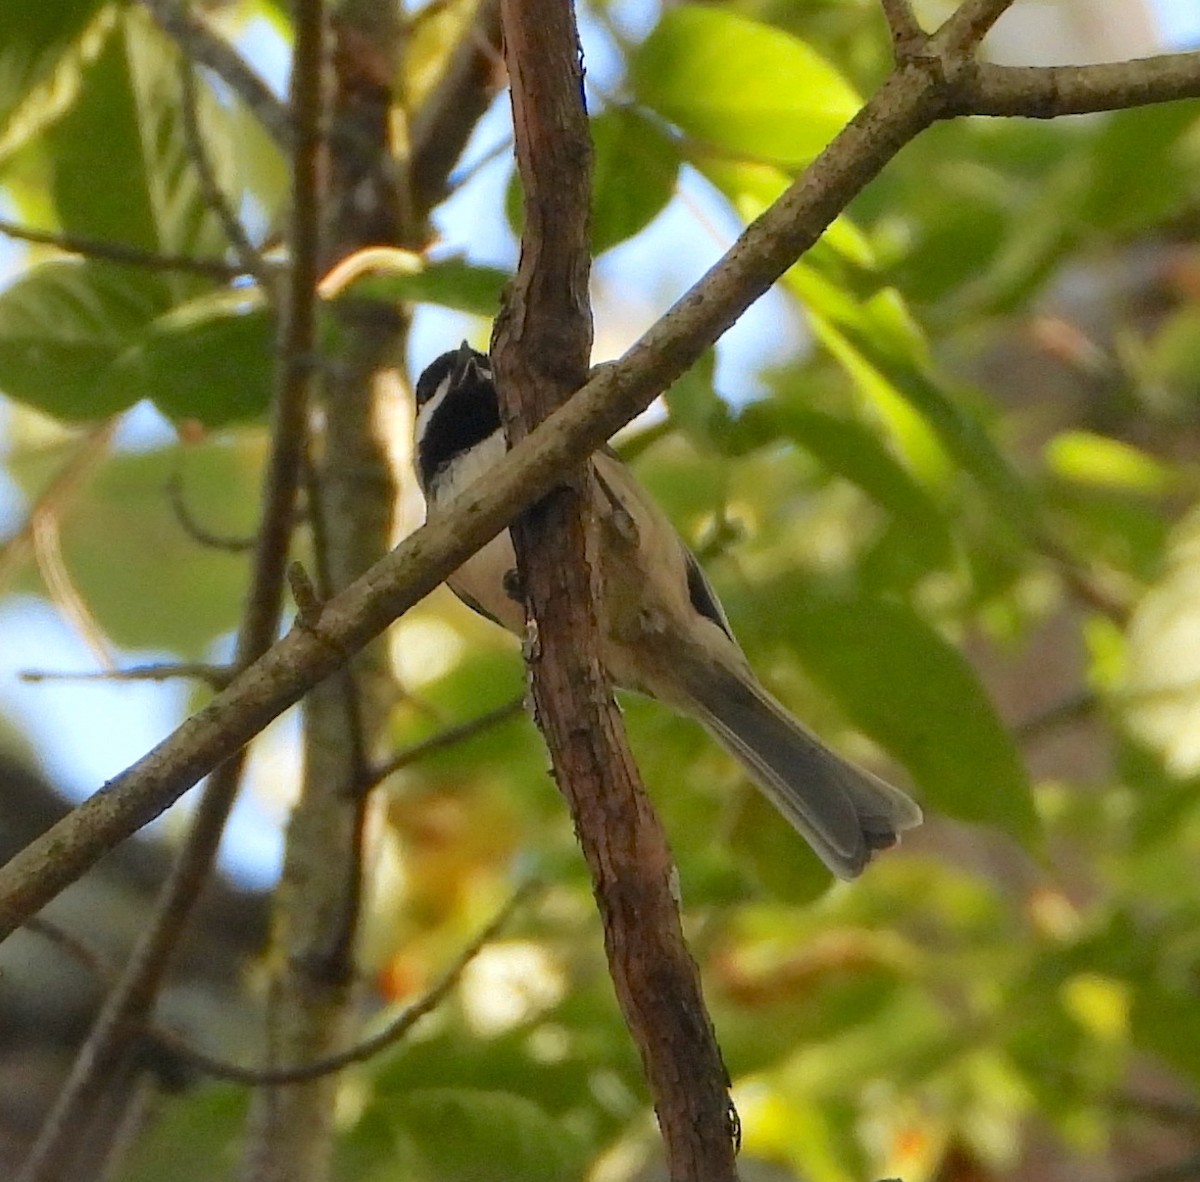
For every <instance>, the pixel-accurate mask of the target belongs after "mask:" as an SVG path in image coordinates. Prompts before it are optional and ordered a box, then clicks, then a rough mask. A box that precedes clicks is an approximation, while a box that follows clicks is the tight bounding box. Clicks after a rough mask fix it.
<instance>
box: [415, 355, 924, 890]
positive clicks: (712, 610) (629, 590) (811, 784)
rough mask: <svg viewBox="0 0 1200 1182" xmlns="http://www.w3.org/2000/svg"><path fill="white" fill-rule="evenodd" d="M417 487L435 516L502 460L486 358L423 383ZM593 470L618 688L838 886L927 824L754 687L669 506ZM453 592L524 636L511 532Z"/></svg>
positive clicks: (600, 460)
mask: <svg viewBox="0 0 1200 1182" xmlns="http://www.w3.org/2000/svg"><path fill="white" fill-rule="evenodd" d="M416 401H417V418H416V468H417V478H418V481H419V483H420V485H421V489H422V491H423V492H424V494H425V498H426V502H427V504H428V507H429V511H430V512H431V513H436V512H437V510H438V509H439V508H441V507H443V506H444V505H446V504H448V503H449V502H450V501H451V500H452V499H453V498H454V496H455V495H456V494H457V493H459V492H461V491H462V490H463V489H464V488H466V486H467V485H469V484H470V483H471V482H472V481H474V480H475V479H476V478H477V477H479V476H480V475H481V474H482V473H484V472H486V471H487V470H488V469H489V468H491V467H492V466H493V465H495V464H496V463H498V462H499V461H500V459H501V458H502V457H503V455H504V453H505V448H506V444H505V438H504V431H503V428H502V427H501V424H500V408H499V403H498V399H497V395H496V387H495V385H494V384H493V381H492V367H491V362H490V360H489V358H488V357H487V356H486V355H485V354H483V353H479V352H477V351H476V350H474V349H472V348H471V347H470V346H469V345H468V344H467V343H466V342H465V341H464V342H463V344H462V346H461V347H460V348H459V349H457V350H454V351H452V352H449V353H443V354H442V355H441V356H440V357H439V358H437V360H436V361H434V362H433V363H432V364H431V365H430V366H429V367H428V368H427V369H426V370H425V372H424V373H422V374H421V377H420V379H419V380H418V382H417V390H416ZM592 463H593V465H594V469H595V475H596V484H597V487H598V490H599V496H598V497H597V510H598V514H599V523H598V530H599V551H600V555H601V586H602V588H603V591H602V593H601V603H600V605H599V609H600V613H601V629H602V652H601V656H602V659H603V661H604V664H605V667H606V669H607V672H608V675H609V677H610V678H611V679H612V680H613V682H614V683H615V684H616V685H618V686H621V687H623V688H625V689H631V690H637V691H639V692H640V693H643V694H647V695H649V696H650V697H652V698H657V699H658V700H659V701H661V702H665V703H667V704H668V705H670V706H673V707H675V709H677V710H680V711H682V712H684V713H686V714H690V715H691V716H692V717H694V718H697V719H699V721H700V722H702V723H703V724H704V725H705V726H706V727H707V728H708V730H709V731H710V732H711V733H712V734H713V735H714V737H715V738H716V739H717V740H718V741H719V742H720V743H721V745H722V746H723V747H725V749H726V750H727V751H729V753H730V754H731V755H733V756H734V758H735V759H737V760H738V761H739V762H740V763H741V764H742V766H743V767H744V768H745V769H746V771H747V772H749V774H750V776H751V777H752V778H753V779H754V781H755V782H756V783H757V784H758V785H759V787H761V788H762V790H763V792H764V793H765V794H766V795H767V798H768V799H769V800H770V801H771V803H772V804H774V806H775V807H776V808H777V809H778V810H779V811H780V812H781V813H782V814H783V815H784V816H785V817H786V818H787V819H788V820H789V821H790V822H791V823H792V825H793V826H795V828H796V829H797V830H798V831H799V832H800V833H801V834H802V835H803V836H804V837H805V838H807V840H808V841H809V843H810V844H811V845H812V847H813V849H814V850H816V852H817V854H818V855H819V856H820V858H821V860H822V861H823V862H824V863H825V865H826V866H828V867H829V869H830V870H831V871H832V872H833V873H834V874H836V875H837V876H838V877H839V878H854V877H855V876H856V875H858V874H859V873H860V872H861V871H862V869H863V867H864V866H865V865H866V864H867V861H868V860H869V859H870V857H871V855H872V853H874V852H875V851H876V850H882V849H887V848H888V847H889V846H892V845H895V844H896V842H897V841H898V840H899V837H900V834H901V833H902V832H903V831H904V830H905V829H910V828H912V827H913V826H914V825H918V824H920V821H921V810H920V809H919V808H918V807H917V805H916V804H915V803H913V801H912V800H910V799H909V798H908V797H907V796H906V795H905V794H904V793H903V792H901V791H899V789H896V788H893V787H892V786H891V785H890V784H887V783H885V782H884V781H883V780H881V779H879V778H878V777H877V776H873V775H872V774H871V773H870V772H866V771H863V770H862V769H860V768H857V767H854V766H853V765H852V764H850V763H847V762H846V760H844V759H842V758H841V757H840V756H838V755H836V754H835V753H834V752H832V751H830V750H829V748H828V747H826V746H825V745H824V744H823V743H822V742H821V741H820V740H819V739H818V738H817V737H816V736H815V735H814V734H813V733H812V732H811V731H809V730H807V729H806V728H805V727H804V726H802V725H801V724H800V723H799V722H797V721H796V719H794V718H793V717H792V716H791V715H790V714H789V713H788V712H787V711H786V710H785V709H784V708H783V707H782V706H781V705H780V704H779V703H778V702H776V701H775V699H774V698H773V697H771V695H770V694H769V693H767V691H766V690H765V689H763V687H762V686H761V685H760V684H759V682H758V679H757V678H756V677H755V676H754V672H753V670H751V668H750V666H749V664H748V663H747V661H746V658H745V656H744V655H743V653H742V650H741V649H740V648H739V647H738V643H737V641H736V640H735V639H734V637H733V632H732V630H731V628H730V626H729V621H728V620H727V619H726V617H725V611H724V609H723V608H722V607H721V604H720V601H719V600H718V599H717V597H716V594H715V593H714V591H713V589H712V587H711V586H709V583H708V580H707V579H706V578H705V576H704V572H703V571H702V570H701V569H700V566H699V564H698V563H697V561H696V559H695V557H694V556H693V555H692V553H691V552H690V551H689V550H688V548H687V546H686V545H685V544H684V542H683V540H682V539H681V538H680V537H679V535H678V534H677V533H676V532H675V529H674V528H673V526H672V525H671V523H670V522H669V521H668V520H667V518H666V516H665V515H664V513H663V512H662V510H661V509H659V508H658V506H657V505H656V504H655V503H654V502H653V501H652V500H651V499H650V496H649V494H648V493H647V492H646V491H645V490H644V489H643V488H642V487H641V485H640V484H638V482H637V481H636V480H635V479H634V477H633V474H632V472H631V471H630V470H629V468H627V467H626V466H625V465H624V464H623V463H622V462H621V461H620V459H618V458H617V456H616V455H615V454H614V453H613V452H611V451H609V450H607V449H606V450H603V451H600V452H597V453H596V454H595V455H594V456H593V458H592ZM448 582H449V585H450V587H451V589H452V590H453V591H454V593H455V594H456V595H457V596H458V597H459V598H460V599H461V600H463V602H465V603H466V604H467V605H468V606H469V607H472V608H474V609H475V610H476V611H478V612H480V613H482V614H483V615H485V616H487V617H489V618H490V619H492V620H494V621H495V622H496V623H498V624H501V625H503V626H504V627H505V628H507V629H509V630H510V631H512V632H515V633H516V634H517V635H521V634H522V633H523V632H524V629H525V610H524V605H523V603H522V601H521V597H520V591H519V588H518V583H517V579H516V556H515V554H514V552H513V547H512V541H511V539H510V537H509V534H508V531H507V530H505V531H504V532H503V533H501V534H500V535H499V536H497V537H495V538H493V539H492V540H491V541H490V542H489V543H488V544H487V545H486V546H484V548H483V549H482V550H480V551H479V552H478V553H477V554H475V555H474V556H473V557H471V558H469V559H468V560H467V561H466V562H465V563H464V564H463V565H462V566H461V567H459V569H458V570H457V571H455V573H454V574H453V575H451V576H450V578H449V580H448Z"/></svg>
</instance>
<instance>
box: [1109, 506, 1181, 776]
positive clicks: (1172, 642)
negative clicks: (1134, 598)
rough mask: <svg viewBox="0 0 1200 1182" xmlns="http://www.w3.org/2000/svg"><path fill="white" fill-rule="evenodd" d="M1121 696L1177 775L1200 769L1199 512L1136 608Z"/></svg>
mask: <svg viewBox="0 0 1200 1182" xmlns="http://www.w3.org/2000/svg"><path fill="white" fill-rule="evenodd" d="M1119 701H1120V703H1121V705H1122V707H1123V709H1124V712H1125V717H1126V719H1127V720H1128V722H1129V724H1130V726H1131V727H1132V728H1133V730H1134V732H1135V733H1136V734H1137V735H1139V736H1140V737H1141V738H1142V739H1143V740H1144V741H1145V742H1146V743H1148V744H1150V745H1151V746H1152V747H1154V748H1155V749H1156V750H1158V751H1160V752H1162V754H1163V756H1164V757H1165V759H1166V761H1167V766H1168V767H1169V768H1170V769H1171V770H1172V771H1173V772H1174V773H1175V774H1177V775H1194V774H1195V773H1196V772H1198V771H1200V729H1198V728H1197V726H1196V719H1197V717H1200V512H1197V511H1193V512H1192V513H1190V514H1189V515H1188V516H1187V517H1186V518H1185V519H1184V521H1183V522H1182V523H1181V524H1180V525H1179V527H1178V528H1177V530H1176V531H1175V535H1174V537H1173V539H1172V542H1171V545H1170V550H1169V553H1168V566H1167V569H1166V572H1165V573H1164V575H1163V577H1162V578H1161V579H1160V581H1159V582H1158V583H1157V584H1156V585H1155V586H1153V587H1152V588H1150V590H1149V591H1147V592H1146V594H1145V595H1144V596H1143V597H1142V600H1141V602H1140V603H1139V604H1138V605H1137V608H1136V610H1135V611H1134V615H1133V619H1132V621H1131V622H1130V625H1129V632H1128V648H1127V651H1126V672H1125V677H1124V682H1123V685H1122V686H1121V691H1120V696H1119Z"/></svg>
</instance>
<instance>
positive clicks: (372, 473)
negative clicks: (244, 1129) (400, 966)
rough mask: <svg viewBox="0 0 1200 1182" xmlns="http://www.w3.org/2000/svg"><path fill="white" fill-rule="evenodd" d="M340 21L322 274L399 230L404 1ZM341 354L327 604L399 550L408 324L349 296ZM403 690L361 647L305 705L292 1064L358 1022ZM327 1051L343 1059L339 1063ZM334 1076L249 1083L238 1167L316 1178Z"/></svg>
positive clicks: (278, 1051)
mask: <svg viewBox="0 0 1200 1182" xmlns="http://www.w3.org/2000/svg"><path fill="white" fill-rule="evenodd" d="M331 25H332V30H333V34H334V36H333V53H332V66H333V69H332V74H333V79H334V88H333V94H332V105H331V127H332V128H333V133H332V138H331V157H330V158H331V165H332V168H331V177H330V185H329V192H328V201H327V207H326V210H325V216H324V223H325V227H326V234H325V241H326V243H327V249H326V251H325V256H324V266H323V269H327V268H328V267H329V266H330V265H332V264H334V263H335V262H337V261H338V260H339V259H341V258H343V257H344V256H346V255H348V254H350V253H352V252H353V251H356V250H358V249H361V248H362V247H364V246H372V245H378V244H381V243H386V244H395V243H398V242H400V241H403V240H404V239H405V234H406V225H405V221H404V218H403V210H404V208H405V207H406V204H407V203H406V202H405V201H404V200H403V195H402V194H401V193H399V192H397V189H396V185H395V181H394V178H395V177H397V176H403V175H405V169H404V168H403V162H401V166H400V167H398V168H394V167H392V156H391V142H390V135H389V115H390V110H391V104H392V93H391V86H392V80H393V79H394V78H395V77H396V73H397V68H398V65H397V59H398V56H399V47H400V37H399V29H398V9H397V7H396V6H395V4H394V3H391V2H390V0H347V3H344V4H342V5H340V6H339V8H338V11H337V13H336V15H335V16H334V17H333V19H332V21H331ZM336 314H337V315H338V317H339V321H340V324H341V328H342V333H341V341H342V344H341V348H340V351H339V356H338V364H337V365H336V366H334V367H328V368H327V370H326V371H325V381H324V382H323V405H324V414H323V416H322V418H323V424H324V429H323V434H322V436H321V439H320V446H319V447H316V448H314V451H313V455H312V457H311V462H310V465H309V478H308V490H309V495H308V503H309V519H310V522H311V526H312V541H313V550H314V554H315V563H316V570H315V576H316V584H317V588H318V593H319V595H320V597H321V599H322V600H325V599H328V598H329V597H331V596H332V595H334V594H335V593H336V592H337V591H338V590H340V589H341V588H343V587H345V586H346V585H347V584H349V583H350V582H352V581H353V580H354V579H355V578H357V577H358V576H359V575H361V574H362V572H363V571H364V570H366V569H367V568H368V567H370V566H371V565H372V564H373V563H375V562H377V561H378V560H379V559H380V558H381V557H382V556H383V555H384V554H386V553H387V551H388V549H390V547H391V545H392V540H393V539H392V530H393V509H394V505H395V502H396V477H395V474H394V473H393V471H392V467H391V463H392V454H393V449H392V447H391V442H392V440H391V436H392V435H393V434H394V433H395V431H396V424H395V422H394V421H393V419H392V417H391V415H390V411H391V410H392V409H393V408H394V402H395V398H394V392H393V391H392V390H391V389H390V384H391V383H394V375H395V366H396V358H397V356H398V353H399V351H400V348H401V346H402V341H403V332H404V329H405V328H406V326H407V319H406V317H405V316H404V315H402V314H397V312H396V311H395V310H393V309H392V308H390V307H385V306H379V305H369V306H355V305H354V304H353V303H351V302H349V301H346V302H345V303H344V304H343V305H342V306H339V308H338V309H337V312H336ZM395 696H396V692H395V686H394V683H393V680H392V677H391V672H390V667H389V663H388V658H387V650H386V646H385V645H384V644H382V643H381V642H377V643H375V644H372V645H369V646H368V647H367V648H365V649H364V650H363V651H362V652H361V653H359V654H358V655H357V656H356V657H355V658H354V659H353V661H352V662H351V663H350V664H349V665H347V666H346V667H345V668H342V669H340V670H339V671H338V672H337V673H336V674H335V675H334V676H333V677H331V678H329V679H328V680H327V681H324V682H323V683H321V684H320V685H318V686H316V687H315V688H314V689H313V690H312V692H311V693H310V694H309V695H308V697H307V698H306V699H305V701H304V714H303V717H304V737H303V744H304V778H303V782H302V785H301V792H300V799H299V800H298V801H297V804H296V807H295V808H294V809H293V812H292V817H291V820H290V822H289V825H288V832H287V844H286V852H285V858H284V869H283V877H282V880H281V883H280V887H279V890H278V892H277V897H276V906H275V928H276V939H275V952H276V955H275V956H274V957H273V958H272V960H273V963H274V964H275V966H276V968H275V972H274V975H273V979H272V982H271V987H270V996H269V1004H268V1017H267V1024H268V1031H267V1044H268V1056H269V1059H270V1061H271V1062H274V1063H277V1064H278V1063H283V1064H292V1063H304V1062H312V1061H316V1060H321V1059H325V1058H327V1057H328V1056H330V1055H333V1056H336V1055H337V1054H338V1053H339V1052H340V1051H342V1050H343V1049H344V1048H345V1047H346V1046H347V1044H348V1043H349V1041H350V1039H351V1037H352V1033H353V1029H354V1023H355V1019H356V1018H357V1016H358V1001H359V991H358V984H359V982H358V972H357V966H356V951H357V937H358V929H359V921H360V917H361V910H362V900H363V893H364V889H365V888H364V873H363V861H364V848H363V847H364V835H365V828H366V827H365V821H366V810H367V807H368V800H369V797H368V795H367V789H366V787H365V786H366V785H367V784H368V782H369V775H368V769H369V768H370V767H371V766H373V764H374V762H375V761H376V760H377V759H378V757H379V754H380V752H379V750H378V749H379V747H380V745H381V741H382V740H383V737H384V734H385V730H386V720H387V714H388V709H389V707H390V706H391V703H392V702H393V701H394V699H395ZM335 1061H336V1060H335ZM337 1086H338V1077H337V1075H336V1074H328V1075H320V1076H318V1075H313V1076H311V1077H309V1078H308V1079H305V1080H296V1081H293V1082H291V1083H288V1084H279V1085H276V1086H271V1087H268V1088H264V1089H263V1090H261V1091H260V1092H258V1093H256V1095H255V1096H254V1098H253V1101H252V1108H251V1118H250V1124H249V1137H248V1141H247V1146H246V1153H245V1157H244V1161H243V1167H242V1174H243V1177H244V1178H246V1179H247V1180H248V1182H320V1180H321V1179H323V1178H325V1177H327V1176H328V1173H329V1168H330V1163H331V1160H332V1151H333V1138H334V1124H333V1116H334V1102H335V1100H336V1095H337Z"/></svg>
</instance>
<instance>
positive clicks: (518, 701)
mask: <svg viewBox="0 0 1200 1182" xmlns="http://www.w3.org/2000/svg"><path fill="white" fill-rule="evenodd" d="M524 708H525V699H524V698H523V697H520V698H513V699H512V701H511V702H505V703H504V705H503V706H497V707H496V708H495V709H494V710H488V711H487V712H486V713H484V714H480V715H478V716H477V717H475V718H471V719H468V720H467V721H466V722H460V723H459V724H458V725H457V726H451V727H447V728H446V729H445V730H444V731H439V732H438V733H437V734H436V735H431V736H430V737H429V738H428V739H423V740H422V741H421V742H420V743H414V744H413V745H412V746H411V747H407V748H405V749H404V750H403V751H401V752H399V753H398V754H396V755H394V756H392V758H391V759H389V760H388V761H387V762H386V763H381V764H380V765H379V766H378V767H375V768H372V769H371V771H370V774H369V776H368V778H367V782H366V784H365V785H364V786H363V788H364V791H365V790H367V789H370V788H374V787H375V785H377V784H380V783H382V782H383V781H384V780H386V779H387V778H388V776H390V775H393V774H395V773H396V772H398V771H400V770H401V769H402V768H406V767H411V766H412V765H413V764H414V763H417V762H418V761H419V760H422V759H424V758H426V756H429V755H434V754H436V753H437V752H438V751H447V750H449V749H450V748H451V747H457V746H458V744H459V743H465V742H466V741H467V740H468V739H473V738H474V737H475V736H476V735H478V734H481V733H482V732H483V731H486V730H490V729H491V728H492V727H494V726H499V725H500V724H501V723H502V722H507V721H508V720H509V719H510V718H516V717H517V716H518V715H519V714H521V713H522V712H523V711H524Z"/></svg>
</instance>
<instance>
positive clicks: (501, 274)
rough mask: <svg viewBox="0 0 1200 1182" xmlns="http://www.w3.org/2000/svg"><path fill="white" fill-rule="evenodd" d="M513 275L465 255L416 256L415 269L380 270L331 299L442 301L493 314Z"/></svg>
mask: <svg viewBox="0 0 1200 1182" xmlns="http://www.w3.org/2000/svg"><path fill="white" fill-rule="evenodd" d="M510 278H512V276H511V275H510V274H509V273H508V272H507V271H503V270H501V269H500V268H499V267H481V266H477V265H476V264H474V263H469V262H467V261H466V259H462V258H447V259H439V260H438V261H437V262H432V263H430V262H422V261H421V260H420V259H419V257H418V256H413V259H412V269H411V270H407V271H406V270H404V269H402V268H400V267H397V268H396V269H394V270H393V269H388V270H386V271H384V270H378V271H374V272H368V273H366V274H364V275H363V276H362V277H361V278H359V279H356V280H354V282H353V283H351V284H350V285H349V286H348V287H347V288H346V289H345V291H344V292H342V293H340V294H339V295H338V296H337V297H335V299H334V300H333V301H332V302H333V303H336V302H337V301H338V300H379V301H382V302H384V303H399V302H400V301H402V300H410V301H412V302H414V303H426V304H440V305H441V306H442V307H444V308H453V309H455V310H456V311H459V312H469V313H471V314H472V315H474V316H494V315H495V314H496V310H497V309H498V308H499V306H500V297H501V295H502V294H503V292H504V285H505V284H506V283H507V282H508V281H509V279H510Z"/></svg>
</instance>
